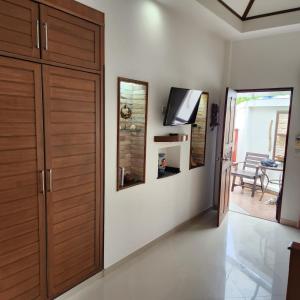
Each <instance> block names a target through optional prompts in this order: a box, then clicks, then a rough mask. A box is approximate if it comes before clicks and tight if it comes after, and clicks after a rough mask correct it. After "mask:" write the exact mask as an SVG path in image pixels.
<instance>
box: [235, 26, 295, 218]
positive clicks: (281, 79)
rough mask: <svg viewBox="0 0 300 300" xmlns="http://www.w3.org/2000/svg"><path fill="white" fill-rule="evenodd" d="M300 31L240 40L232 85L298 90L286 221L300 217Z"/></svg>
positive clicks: (290, 152) (287, 180) (285, 201)
mask: <svg viewBox="0 0 300 300" xmlns="http://www.w3.org/2000/svg"><path fill="white" fill-rule="evenodd" d="M299 53H300V32H294V33H288V34H281V35H276V36H271V37H264V38H258V39H249V40H243V41H236V42H234V43H233V44H232V65H231V80H230V85H231V87H233V88H235V89H250V88H272V87H294V88H295V89H294V97H293V105H292V116H291V129H290V138H289V147H288V154H287V173H286V182H285V189H284V195H283V207H282V218H284V219H288V220H292V221H295V222H298V220H299V217H300V197H299V195H300V185H299V182H300V181H299V176H300V153H299V152H298V153H297V152H296V151H295V148H294V145H295V136H296V135H297V134H299V133H300V99H299V97H300V55H299Z"/></svg>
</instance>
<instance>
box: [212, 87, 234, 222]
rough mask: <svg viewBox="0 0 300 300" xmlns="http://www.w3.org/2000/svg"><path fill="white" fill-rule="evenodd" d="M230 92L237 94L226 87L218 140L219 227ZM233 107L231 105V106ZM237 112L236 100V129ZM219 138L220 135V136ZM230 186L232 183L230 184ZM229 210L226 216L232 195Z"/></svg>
mask: <svg viewBox="0 0 300 300" xmlns="http://www.w3.org/2000/svg"><path fill="white" fill-rule="evenodd" d="M230 92H235V93H236V94H237V90H235V89H232V88H230V87H226V90H225V101H224V107H223V113H222V118H223V119H221V122H220V124H221V125H222V131H221V139H220V140H218V141H219V142H220V143H221V145H220V148H219V147H218V144H217V147H218V148H217V151H216V153H217V155H218V158H217V161H218V162H219V164H216V169H215V170H218V172H219V173H216V175H217V177H218V186H217V196H218V198H217V199H218V203H217V210H218V220H217V226H218V227H219V226H220V225H221V223H222V221H223V219H224V216H223V217H222V219H220V207H221V189H222V170H223V152H224V139H225V130H226V118H227V105H228V96H229V93H230ZM230 105H231V104H230ZM235 111H236V99H235V104H234V114H233V115H234V120H233V127H234V121H235ZM233 131H234V128H233ZM218 136H219V135H218ZM229 186H230V183H229ZM228 197H229V198H228V210H227V212H226V213H225V214H223V215H226V214H227V213H228V211H229V201H230V195H228Z"/></svg>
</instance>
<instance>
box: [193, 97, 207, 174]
mask: <svg viewBox="0 0 300 300" xmlns="http://www.w3.org/2000/svg"><path fill="white" fill-rule="evenodd" d="M208 98H209V95H208V93H206V92H203V93H202V95H201V98H200V104H199V108H198V112H197V117H196V122H195V124H193V125H192V129H191V149H190V169H192V168H197V167H201V166H204V165H205V146H206V129H207V113H208Z"/></svg>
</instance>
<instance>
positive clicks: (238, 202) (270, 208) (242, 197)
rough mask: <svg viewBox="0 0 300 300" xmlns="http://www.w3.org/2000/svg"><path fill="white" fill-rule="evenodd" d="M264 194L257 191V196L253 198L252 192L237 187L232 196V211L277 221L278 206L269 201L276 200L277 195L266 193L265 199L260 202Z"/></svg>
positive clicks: (230, 207)
mask: <svg viewBox="0 0 300 300" xmlns="http://www.w3.org/2000/svg"><path fill="white" fill-rule="evenodd" d="M261 195H262V193H261V192H260V191H257V192H256V193H255V196H254V197H253V198H252V197H251V190H250V189H248V188H245V189H244V190H242V188H241V187H235V189H234V191H233V192H231V194H230V206H229V209H230V210H231V211H235V212H240V213H244V214H247V215H250V216H254V217H258V218H262V219H266V220H270V221H274V222H275V221H276V205H275V204H270V203H269V200H270V199H271V200H272V199H275V198H276V195H272V194H269V193H265V194H264V196H263V199H262V200H260V198H261Z"/></svg>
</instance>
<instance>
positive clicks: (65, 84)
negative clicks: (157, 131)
mask: <svg viewBox="0 0 300 300" xmlns="http://www.w3.org/2000/svg"><path fill="white" fill-rule="evenodd" d="M103 49H104V14H103V13H101V12H98V11H96V10H93V9H91V8H89V7H86V6H84V5H82V4H79V3H77V2H75V1H73V0H36V1H30V0H0V299H1V300H11V299H15V300H17V299H18V300H22V299H24V300H33V299H53V298H54V297H56V296H58V295H60V294H62V293H63V292H65V291H66V290H68V289H70V288H72V287H73V286H75V285H76V284H78V283H80V282H81V281H83V280H85V279H86V278H88V277H90V276H92V275H94V274H95V273H97V272H99V271H100V270H102V269H103V176H104V175H103V170H104V156H103V152H104V131H103V128H104V111H103V101H104V97H103V76H104V74H103V70H104V50H103Z"/></svg>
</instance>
